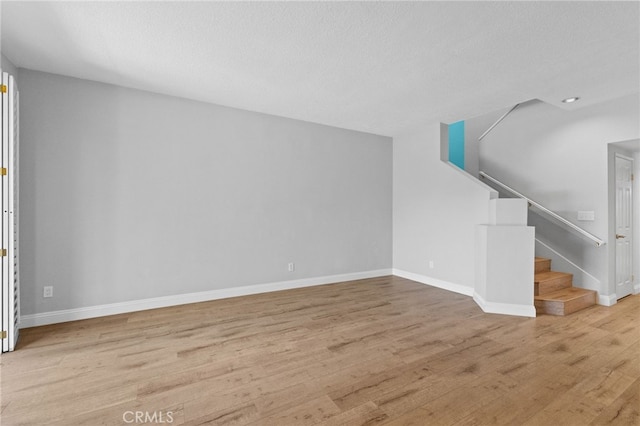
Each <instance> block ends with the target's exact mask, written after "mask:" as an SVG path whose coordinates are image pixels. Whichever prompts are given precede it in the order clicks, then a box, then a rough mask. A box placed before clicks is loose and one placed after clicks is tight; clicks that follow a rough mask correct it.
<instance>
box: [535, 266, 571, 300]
mask: <svg viewBox="0 0 640 426" xmlns="http://www.w3.org/2000/svg"><path fill="white" fill-rule="evenodd" d="M572 283H573V274H567V273H566V272H555V271H547V272H538V273H537V274H535V275H534V276H533V295H534V296H539V295H543V294H549V293H551V292H554V291H557V290H561V289H563V288H569V287H571V285H572Z"/></svg>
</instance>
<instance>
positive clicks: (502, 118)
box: [478, 104, 520, 142]
mask: <svg viewBox="0 0 640 426" xmlns="http://www.w3.org/2000/svg"><path fill="white" fill-rule="evenodd" d="M519 106H520V104H515V105H514V106H513V108H511V109H510V110H509V111H507V112H505V113H504V114H502V117H500V118H498V119H497V120H496V122H495V123H493V124H492V125H491V127H489V128H488V129H487V130H485V132H484V133H483V134H481V135H480V137H479V138H478V142H479V141H481V140H482V139H483V138H484V137H485V136H487V134H489V132H490V131H492V130H493V128H494V127H496V126H497V125H498V124H500V122H501V121H502V120H504V119H505V118H507V115H509V114H511V113H512V112H513V111H515V109H516V108H518V107H519Z"/></svg>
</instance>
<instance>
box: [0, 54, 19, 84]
mask: <svg viewBox="0 0 640 426" xmlns="http://www.w3.org/2000/svg"><path fill="white" fill-rule="evenodd" d="M0 66H2V71H3V72H8V73H9V74H11V75H12V76H13V78H15V80H16V81H18V68H16V66H15V65H13V62H11V61H10V60H9V59H7V57H6V56H4V55H3V54H2V55H0Z"/></svg>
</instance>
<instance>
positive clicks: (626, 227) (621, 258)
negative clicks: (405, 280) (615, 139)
mask: <svg viewBox="0 0 640 426" xmlns="http://www.w3.org/2000/svg"><path fill="white" fill-rule="evenodd" d="M615 167H616V297H617V298H618V299H620V298H622V297H625V296H628V295H630V294H631V292H632V290H633V278H634V277H633V262H632V259H633V252H632V249H633V241H632V236H633V233H632V231H633V230H632V227H631V225H632V223H633V188H632V186H633V158H629V157H625V156H624V155H620V154H616V157H615Z"/></svg>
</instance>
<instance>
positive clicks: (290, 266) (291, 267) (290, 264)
mask: <svg viewBox="0 0 640 426" xmlns="http://www.w3.org/2000/svg"><path fill="white" fill-rule="evenodd" d="M287 269H288V270H289V272H293V271H295V270H296V264H295V263H293V262H290V263H289V265H287Z"/></svg>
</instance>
